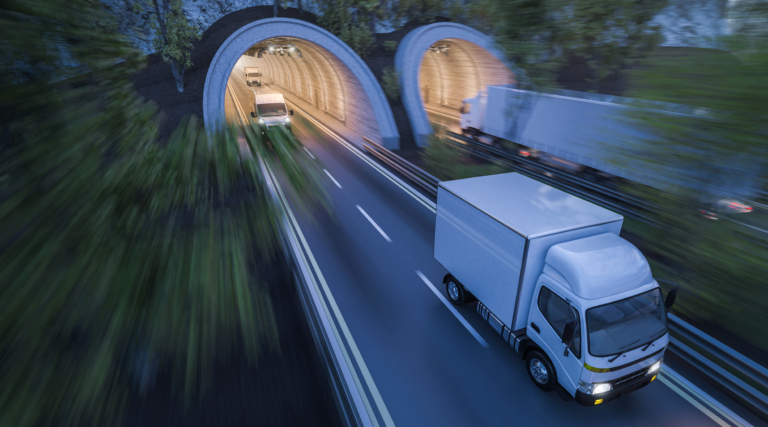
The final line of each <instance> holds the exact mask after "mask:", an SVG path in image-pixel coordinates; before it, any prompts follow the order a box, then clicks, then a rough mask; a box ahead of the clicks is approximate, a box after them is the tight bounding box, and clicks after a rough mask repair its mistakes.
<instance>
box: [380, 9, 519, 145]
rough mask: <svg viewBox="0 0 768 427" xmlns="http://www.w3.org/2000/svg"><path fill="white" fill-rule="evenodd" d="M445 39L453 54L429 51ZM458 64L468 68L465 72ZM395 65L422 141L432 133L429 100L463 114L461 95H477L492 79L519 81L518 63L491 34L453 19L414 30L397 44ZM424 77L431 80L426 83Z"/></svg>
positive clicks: (415, 132)
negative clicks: (459, 109) (450, 56)
mask: <svg viewBox="0 0 768 427" xmlns="http://www.w3.org/2000/svg"><path fill="white" fill-rule="evenodd" d="M440 42H445V43H448V44H449V45H450V47H451V49H453V50H452V51H451V55H453V57H452V58H451V59H450V60H449V59H447V58H449V57H448V56H445V57H442V56H441V55H432V54H431V53H430V52H428V50H429V49H430V47H432V46H433V45H436V44H438V43H440ZM454 52H455V53H454ZM428 54H429V55H428ZM455 67H463V68H466V69H468V71H467V74H465V75H464V77H465V78H461V76H462V74H461V72H457V71H455V69H454V68H455ZM395 69H396V70H397V72H398V74H399V76H400V95H401V97H402V100H403V106H404V107H405V111H406V113H407V114H408V119H409V120H410V122H411V129H412V130H413V137H414V140H415V141H416V144H417V145H418V146H420V147H423V146H425V145H426V144H427V136H428V135H430V134H431V133H432V125H431V124H430V121H429V117H428V116H427V112H426V110H425V108H426V106H427V105H430V104H432V105H435V104H438V105H440V106H444V107H445V108H448V109H450V110H456V115H457V116H458V107H459V106H460V103H461V99H464V98H470V97H474V96H476V95H477V92H478V91H479V90H481V89H482V88H484V87H485V86H487V85H498V84H509V83H516V80H515V74H514V73H513V71H512V70H513V69H514V66H513V64H512V63H511V62H509V61H507V60H506V58H505V56H504V54H503V53H502V52H501V50H500V49H499V48H498V47H497V46H496V43H495V42H494V41H493V39H492V38H491V37H489V36H487V35H485V34H483V33H481V32H480V31H477V30H475V29H473V28H470V27H467V26H466V25H461V24H457V23H453V22H437V23H434V24H430V25H425V26H422V27H419V28H416V29H415V30H413V31H411V32H410V33H408V34H407V35H406V36H405V37H404V38H403V40H402V41H401V42H400V44H399V46H398V47H397V52H396V53H395ZM422 80H426V81H428V82H427V83H429V84H424V85H422V84H421V83H422ZM432 83H435V84H434V86H432ZM427 86H429V87H428V88H427ZM435 96H437V97H439V102H438V103H435V102H434V100H435V98H434V97H435Z"/></svg>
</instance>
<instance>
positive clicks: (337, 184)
mask: <svg viewBox="0 0 768 427" xmlns="http://www.w3.org/2000/svg"><path fill="white" fill-rule="evenodd" d="M323 172H325V174H326V175H328V178H331V181H333V183H334V184H336V186H337V187H339V188H341V184H339V181H336V179H334V178H333V177H332V176H331V173H330V172H328V171H327V170H325V169H323Z"/></svg>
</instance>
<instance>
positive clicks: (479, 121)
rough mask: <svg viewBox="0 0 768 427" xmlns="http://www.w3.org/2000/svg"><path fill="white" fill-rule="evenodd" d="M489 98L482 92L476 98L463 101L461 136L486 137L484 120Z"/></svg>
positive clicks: (460, 122) (460, 123) (460, 120)
mask: <svg viewBox="0 0 768 427" xmlns="http://www.w3.org/2000/svg"><path fill="white" fill-rule="evenodd" d="M487 101H488V96H487V95H486V93H485V91H480V92H478V93H477V96H476V97H474V98H467V99H464V100H462V101H461V111H460V112H461V116H460V117H459V127H460V128H461V134H462V135H466V136H471V137H478V136H481V135H484V132H483V118H484V117H485V107H486V104H487Z"/></svg>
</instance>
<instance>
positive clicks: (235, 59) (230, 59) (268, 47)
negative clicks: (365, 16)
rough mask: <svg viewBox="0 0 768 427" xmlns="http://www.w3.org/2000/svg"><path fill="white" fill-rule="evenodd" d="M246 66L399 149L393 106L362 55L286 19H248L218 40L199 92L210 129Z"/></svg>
mask: <svg viewBox="0 0 768 427" xmlns="http://www.w3.org/2000/svg"><path fill="white" fill-rule="evenodd" d="M244 67H259V69H260V72H261V73H262V76H263V77H262V81H263V82H264V83H265V84H266V85H267V86H269V87H270V88H271V89H274V90H277V91H279V92H281V93H283V95H284V96H285V98H286V100H287V101H288V102H290V103H291V104H294V105H296V106H297V107H299V108H301V109H303V110H305V111H308V112H309V113H310V114H314V115H315V117H316V118H317V119H318V120H320V121H321V122H324V123H326V124H328V123H332V124H334V125H336V126H337V128H338V127H339V126H341V127H343V128H344V129H345V130H346V131H348V132H352V133H354V134H356V135H359V136H365V137H367V138H369V139H371V140H373V141H375V142H377V143H380V144H382V145H383V146H384V147H387V148H390V149H397V148H399V141H400V136H399V134H398V131H397V127H396V125H395V120H394V116H393V114H392V110H391V108H390V106H389V103H388V102H387V100H386V97H385V95H384V92H383V90H382V88H381V86H380V85H379V82H378V81H377V80H376V78H375V77H374V75H373V73H372V72H371V71H370V69H369V68H368V67H367V66H366V65H365V63H364V62H363V61H362V59H360V57H359V56H358V55H357V54H356V53H354V51H353V50H352V49H351V48H349V46H347V45H346V44H344V42H342V41H341V40H339V39H338V38H337V37H336V36H334V35H332V34H331V33H329V32H327V31H326V30H323V29H322V28H320V27H317V26H315V25H312V24H309V23H307V22H304V21H300V20H295V19H287V18H271V19H262V20H259V21H255V22H252V23H250V24H248V25H246V26H244V27H242V28H241V29H239V30H237V31H236V32H235V33H233V34H232V35H231V36H230V37H229V38H228V39H227V40H226V41H225V42H224V43H223V44H222V45H221V47H220V48H219V50H218V52H217V53H216V55H215V56H214V58H213V61H212V62H211V65H210V67H209V69H208V75H207V76H206V81H205V88H204V92H203V117H204V120H205V126H206V129H208V130H209V131H215V130H217V129H219V128H220V126H222V125H223V123H224V122H225V117H224V111H225V108H224V105H225V94H226V89H227V83H228V80H229V79H230V75H231V74H233V73H241V75H242V73H243V68H244ZM239 83H240V84H243V82H239ZM252 89H254V90H258V89H257V88H252ZM329 127H331V128H333V126H329ZM353 142H359V141H353Z"/></svg>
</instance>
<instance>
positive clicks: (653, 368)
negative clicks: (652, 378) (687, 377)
mask: <svg viewBox="0 0 768 427" xmlns="http://www.w3.org/2000/svg"><path fill="white" fill-rule="evenodd" d="M661 360H662V359H659V360H658V361H657V362H656V363H654V364H653V365H651V367H650V368H648V373H649V374H652V373H654V372H657V371H658V370H659V369H660V368H661Z"/></svg>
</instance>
